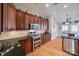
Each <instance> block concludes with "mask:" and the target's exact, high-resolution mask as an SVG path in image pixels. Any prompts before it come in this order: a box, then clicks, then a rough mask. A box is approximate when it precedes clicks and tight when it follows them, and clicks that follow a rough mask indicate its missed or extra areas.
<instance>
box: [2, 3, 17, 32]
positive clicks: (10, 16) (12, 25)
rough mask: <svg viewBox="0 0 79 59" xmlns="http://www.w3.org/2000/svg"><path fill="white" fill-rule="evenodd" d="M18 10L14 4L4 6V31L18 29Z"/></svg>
mask: <svg viewBox="0 0 79 59" xmlns="http://www.w3.org/2000/svg"><path fill="white" fill-rule="evenodd" d="M15 16H16V10H15V6H14V5H13V4H7V3H4V4H3V31H10V30H15V29H16V22H15V21H16V17H15Z"/></svg>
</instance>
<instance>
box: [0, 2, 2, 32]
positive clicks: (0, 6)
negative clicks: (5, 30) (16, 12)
mask: <svg viewBox="0 0 79 59" xmlns="http://www.w3.org/2000/svg"><path fill="white" fill-rule="evenodd" d="M1 7H2V6H1V3H0V33H1V15H2V13H1V9H2V8H1Z"/></svg>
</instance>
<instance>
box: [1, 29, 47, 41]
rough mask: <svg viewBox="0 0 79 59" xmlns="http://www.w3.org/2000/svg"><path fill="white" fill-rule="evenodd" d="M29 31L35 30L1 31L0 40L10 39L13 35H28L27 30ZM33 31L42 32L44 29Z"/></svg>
mask: <svg viewBox="0 0 79 59" xmlns="http://www.w3.org/2000/svg"><path fill="white" fill-rule="evenodd" d="M30 31H35V30H24V31H8V32H2V33H1V35H0V40H4V39H10V38H14V37H15V38H16V37H22V36H28V32H30ZM35 32H36V33H37V34H42V33H44V32H45V30H37V31H35Z"/></svg>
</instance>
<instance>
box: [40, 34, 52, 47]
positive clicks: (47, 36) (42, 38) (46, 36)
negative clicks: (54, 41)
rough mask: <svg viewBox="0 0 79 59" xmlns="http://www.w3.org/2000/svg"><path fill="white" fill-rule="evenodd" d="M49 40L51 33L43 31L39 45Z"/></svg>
mask: <svg viewBox="0 0 79 59" xmlns="http://www.w3.org/2000/svg"><path fill="white" fill-rule="evenodd" d="M50 40H51V34H50V33H45V34H43V35H42V36H41V45H43V44H44V43H46V42H48V41H50Z"/></svg>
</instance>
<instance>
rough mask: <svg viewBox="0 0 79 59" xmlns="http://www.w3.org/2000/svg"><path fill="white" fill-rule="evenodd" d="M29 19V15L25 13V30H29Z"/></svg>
mask: <svg viewBox="0 0 79 59" xmlns="http://www.w3.org/2000/svg"><path fill="white" fill-rule="evenodd" d="M29 25H30V18H29V15H28V14H26V13H25V30H29Z"/></svg>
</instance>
